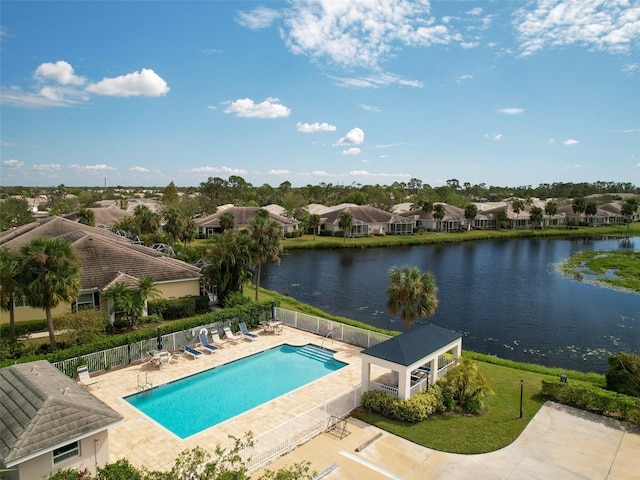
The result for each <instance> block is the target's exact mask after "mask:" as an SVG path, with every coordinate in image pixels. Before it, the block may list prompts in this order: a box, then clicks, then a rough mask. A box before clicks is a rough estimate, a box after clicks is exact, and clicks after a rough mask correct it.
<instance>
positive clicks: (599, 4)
mask: <svg viewBox="0 0 640 480" xmlns="http://www.w3.org/2000/svg"><path fill="white" fill-rule="evenodd" d="M514 23H515V28H516V31H517V34H518V40H519V42H520V49H521V55H522V56H528V55H532V54H534V53H536V52H538V51H539V50H542V49H544V48H553V47H562V46H566V45H579V46H585V47H587V48H592V49H595V50H601V51H608V52H612V53H619V52H628V51H630V49H631V48H632V47H633V45H634V43H636V42H637V41H638V39H639V38H640V4H638V3H637V2H629V1H625V0H623V1H620V0H565V1H563V2H557V1H548V0H547V1H539V2H538V4H537V6H536V8H535V9H532V10H530V9H528V7H523V8H521V9H519V10H518V11H516V13H515V14H514Z"/></svg>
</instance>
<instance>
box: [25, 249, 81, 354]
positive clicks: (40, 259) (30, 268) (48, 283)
mask: <svg viewBox="0 0 640 480" xmlns="http://www.w3.org/2000/svg"><path fill="white" fill-rule="evenodd" d="M20 251H21V253H22V255H23V256H24V260H23V264H22V266H23V282H24V284H23V285H24V294H25V297H26V299H27V302H28V303H29V305H31V306H32V307H38V308H43V309H44V310H45V313H46V318H47V329H48V330H49V343H50V345H51V350H55V349H56V346H57V345H56V336H55V332H54V330H53V318H52V314H51V310H52V309H54V308H55V307H57V306H58V305H59V304H60V302H71V301H73V300H74V299H75V298H77V296H78V294H79V293H80V270H81V266H80V263H79V262H78V259H77V257H76V255H75V252H74V251H73V248H72V246H71V243H69V242H68V241H66V240H63V239H60V238H46V237H38V238H34V239H33V240H31V241H30V242H28V243H26V244H24V245H23V246H22V248H21V250H20Z"/></svg>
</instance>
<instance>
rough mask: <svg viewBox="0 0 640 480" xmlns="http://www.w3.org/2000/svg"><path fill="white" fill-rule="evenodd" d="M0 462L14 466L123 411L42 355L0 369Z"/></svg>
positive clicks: (99, 427) (110, 421)
mask: <svg viewBox="0 0 640 480" xmlns="http://www.w3.org/2000/svg"><path fill="white" fill-rule="evenodd" d="M0 400H1V401H0V463H2V464H4V465H5V466H7V467H9V466H13V465H17V464H18V463H21V461H22V460H26V459H28V458H31V457H34V456H37V455H39V454H42V453H46V452H48V451H51V450H52V449H53V448H56V447H57V446H60V445H64V444H65V443H67V442H70V441H72V440H73V439H80V438H83V437H86V436H87V435H90V434H92V433H94V432H98V431H102V430H105V429H107V428H109V427H110V426H113V425H115V424H116V423H119V422H120V421H121V420H122V416H121V415H120V414H119V413H118V412H116V411H115V410H113V409H112V408H111V407H109V406H107V405H106V404H104V403H103V402H102V401H101V400H99V399H98V398H96V397H94V396H93V395H92V394H91V393H90V392H88V391H87V390H86V389H85V388H84V387H82V386H80V385H79V384H78V383H76V382H75V381H74V380H72V379H71V378H69V377H67V376H65V375H64V374H63V373H62V372H60V371H59V370H58V369H57V368H55V367H54V366H53V365H51V364H50V363H49V362H47V361H46V360H39V361H37V362H30V363H23V364H18V365H12V366H10V367H5V368H3V369H0Z"/></svg>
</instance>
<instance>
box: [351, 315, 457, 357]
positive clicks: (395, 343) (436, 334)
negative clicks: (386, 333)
mask: <svg viewBox="0 0 640 480" xmlns="http://www.w3.org/2000/svg"><path fill="white" fill-rule="evenodd" d="M461 337H462V335H460V334H459V333H456V332H452V331H451V330H447V329H446V328H442V327H438V326H436V325H431V324H422V325H415V326H414V327H413V328H411V330H409V331H408V332H404V333H402V334H400V335H398V336H397V337H393V338H390V339H389V340H385V341H384V342H381V343H378V344H377V345H374V346H373V347H369V348H366V349H364V350H363V351H362V353H363V354H364V355H369V356H370V357H376V358H380V359H382V360H387V361H389V362H392V363H396V364H398V365H403V366H405V367H408V366H409V365H413V364H414V363H416V362H417V361H419V360H421V359H423V358H425V357H427V356H428V355H429V354H430V353H433V352H435V351H437V350H439V349H441V348H443V347H445V346H447V345H449V344H450V343H451V342H455V341H456V340H458V339H459V338H461Z"/></svg>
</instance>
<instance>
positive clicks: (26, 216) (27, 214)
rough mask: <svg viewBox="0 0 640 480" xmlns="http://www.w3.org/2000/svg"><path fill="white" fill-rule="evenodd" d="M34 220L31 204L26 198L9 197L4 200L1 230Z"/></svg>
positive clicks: (0, 219)
mask: <svg viewBox="0 0 640 480" xmlns="http://www.w3.org/2000/svg"><path fill="white" fill-rule="evenodd" d="M33 220H34V218H33V215H32V213H31V210H30V209H29V203H28V202H27V201H26V200H25V199H24V198H15V197H9V198H7V199H6V200H2V204H1V205H0V230H1V231H3V232H4V231H5V230H9V229H10V228H12V227H17V226H20V225H24V224H26V223H31V222H33Z"/></svg>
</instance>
